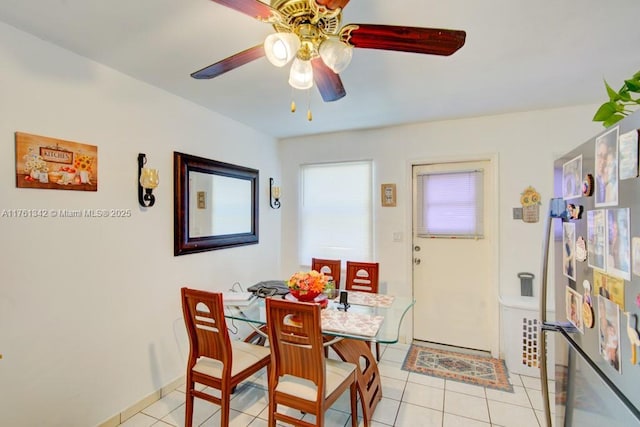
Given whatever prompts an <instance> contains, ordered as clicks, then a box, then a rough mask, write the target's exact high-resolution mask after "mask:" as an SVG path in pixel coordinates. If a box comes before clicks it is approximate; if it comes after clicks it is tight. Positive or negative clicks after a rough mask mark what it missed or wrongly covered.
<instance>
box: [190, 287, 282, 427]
mask: <svg viewBox="0 0 640 427" xmlns="http://www.w3.org/2000/svg"><path fill="white" fill-rule="evenodd" d="M181 295H182V313H183V316H184V322H185V325H186V327H187V334H188V336H189V359H188V360H187V384H186V394H187V396H186V408H185V426H186V427H191V425H192V422H193V398H194V397H197V398H199V399H204V400H206V401H208V402H211V403H215V404H217V405H220V408H221V412H222V415H221V420H220V425H222V426H228V425H229V402H230V400H231V393H232V392H233V391H234V389H235V387H236V386H237V385H238V384H239V383H240V382H242V381H244V380H246V379H247V378H248V377H249V376H251V375H253V374H255V373H256V372H258V371H259V370H260V369H262V368H264V367H265V366H266V367H267V371H268V370H269V367H268V365H269V363H270V361H271V352H270V350H269V348H268V347H263V346H260V345H255V344H251V343H247V342H243V341H237V340H231V339H230V338H229V331H228V330H227V323H226V320H225V317H224V305H223V300H222V293H215V292H208V291H202V290H196V289H189V288H186V287H184V288H182V289H181ZM195 383H199V384H204V385H206V386H208V387H212V388H215V389H218V390H220V398H218V397H216V396H213V395H211V394H208V393H204V392H202V391H199V390H196V389H195Z"/></svg>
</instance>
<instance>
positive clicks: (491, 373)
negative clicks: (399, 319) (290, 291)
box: [402, 345, 513, 393]
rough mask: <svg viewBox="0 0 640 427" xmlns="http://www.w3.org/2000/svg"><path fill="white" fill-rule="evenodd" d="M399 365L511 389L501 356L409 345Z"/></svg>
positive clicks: (433, 374) (413, 369)
mask: <svg viewBox="0 0 640 427" xmlns="http://www.w3.org/2000/svg"><path fill="white" fill-rule="evenodd" d="M402 369H403V370H405V371H409V372H417V373H419V374H424V375H431V376H433V377H439V378H444V379H447V380H454V381H461V382H465V383H468V384H475V385H479V386H482V387H488V388H494V389H497V390H503V391H509V392H512V393H513V386H512V385H511V384H509V379H508V375H507V367H506V366H505V364H504V360H500V359H493V358H491V357H483V356H475V355H471V354H464V353H456V352H452V351H447V350H439V349H435V348H429V347H423V346H419V345H412V346H411V348H410V349H409V352H408V353H407V356H406V358H405V359H404V364H403V365H402Z"/></svg>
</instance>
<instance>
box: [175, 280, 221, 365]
mask: <svg viewBox="0 0 640 427" xmlns="http://www.w3.org/2000/svg"><path fill="white" fill-rule="evenodd" d="M181 294H182V314H183V316H184V322H185V325H186V327H187V334H188V335H189V344H190V347H189V367H191V366H193V364H195V362H196V360H197V359H198V358H199V357H202V356H204V357H209V358H211V359H216V360H219V361H220V362H222V364H223V366H224V368H223V370H224V371H227V370H228V371H229V372H230V371H231V358H232V353H231V352H232V350H231V340H230V339H229V331H228V330H227V322H226V321H225V317H224V305H223V302H222V293H219V292H218V293H216V292H208V291H202V290H197V289H189V288H182V289H181Z"/></svg>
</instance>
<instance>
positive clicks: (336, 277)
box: [311, 258, 342, 289]
mask: <svg viewBox="0 0 640 427" xmlns="http://www.w3.org/2000/svg"><path fill="white" fill-rule="evenodd" d="M311 269H312V270H315V271H318V272H320V273H324V275H325V276H328V277H329V280H333V282H334V283H335V284H336V289H340V272H341V270H342V266H341V261H340V260H339V259H321V258H311Z"/></svg>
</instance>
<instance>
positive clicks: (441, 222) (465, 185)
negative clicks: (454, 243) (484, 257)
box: [417, 170, 484, 238]
mask: <svg viewBox="0 0 640 427" xmlns="http://www.w3.org/2000/svg"><path fill="white" fill-rule="evenodd" d="M417 178H418V179H417V185H418V188H417V196H418V206H417V209H418V214H417V217H418V224H417V228H418V230H417V232H418V235H419V236H423V237H462V238H481V237H483V235H484V214H483V212H484V203H483V200H484V197H483V187H484V186H483V181H484V173H483V171H482V170H472V171H456V172H437V173H427V174H420V175H418V177H417Z"/></svg>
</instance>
